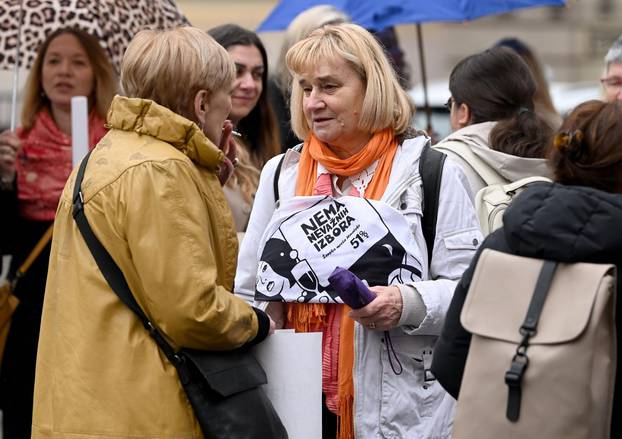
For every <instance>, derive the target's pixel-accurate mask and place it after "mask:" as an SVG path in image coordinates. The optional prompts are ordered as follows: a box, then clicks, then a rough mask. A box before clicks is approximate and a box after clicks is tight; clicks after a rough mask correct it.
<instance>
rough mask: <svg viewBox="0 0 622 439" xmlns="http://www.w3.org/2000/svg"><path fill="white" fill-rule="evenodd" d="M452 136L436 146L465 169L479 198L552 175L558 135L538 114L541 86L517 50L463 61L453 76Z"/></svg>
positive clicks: (449, 104) (490, 52) (489, 52)
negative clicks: (550, 156)
mask: <svg viewBox="0 0 622 439" xmlns="http://www.w3.org/2000/svg"><path fill="white" fill-rule="evenodd" d="M449 90H450V92H451V97H450V98H449V100H448V102H447V108H448V109H449V112H450V121H451V127H452V129H453V130H454V132H453V133H452V134H450V135H449V136H448V137H446V138H445V139H443V140H442V141H440V142H439V143H438V144H436V145H435V147H436V148H437V149H439V150H441V151H442V152H444V153H446V154H447V155H448V156H449V157H451V158H452V159H454V160H456V161H457V162H458V163H459V164H460V165H461V167H462V169H463V170H464V172H465V174H466V176H467V178H468V180H469V183H470V186H471V190H472V192H473V195H475V194H477V192H478V191H479V190H480V189H482V188H484V187H486V186H488V185H491V184H499V183H509V182H512V181H516V180H519V179H521V178H525V177H530V176H549V174H550V172H549V170H548V169H547V167H546V162H545V160H544V156H545V153H546V148H547V144H548V140H549V139H550V137H551V134H552V131H551V128H550V126H549V125H548V124H547V122H546V121H545V120H544V119H542V118H541V117H540V116H539V115H538V114H537V113H536V112H535V111H534V101H533V98H534V95H535V92H536V83H535V81H534V79H533V76H532V74H531V72H530V70H529V67H528V66H527V64H525V62H524V61H523V60H522V59H521V58H520V57H519V56H518V55H517V54H516V53H515V52H513V51H512V50H511V49H508V48H505V47H494V48H492V49H488V50H485V51H483V52H480V53H476V54H475V55H471V56H469V57H467V58H464V59H463V60H462V61H460V62H459V63H458V64H457V65H456V67H454V69H453V71H452V72H451V76H450V77H449Z"/></svg>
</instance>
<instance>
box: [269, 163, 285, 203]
mask: <svg viewBox="0 0 622 439" xmlns="http://www.w3.org/2000/svg"><path fill="white" fill-rule="evenodd" d="M284 160H285V154H283V156H282V157H281V160H279V164H278V165H276V171H274V180H273V181H272V185H273V187H274V204H275V205H276V204H277V203H278V202H279V199H280V198H281V195H280V194H279V177H281V168H282V167H283V161H284Z"/></svg>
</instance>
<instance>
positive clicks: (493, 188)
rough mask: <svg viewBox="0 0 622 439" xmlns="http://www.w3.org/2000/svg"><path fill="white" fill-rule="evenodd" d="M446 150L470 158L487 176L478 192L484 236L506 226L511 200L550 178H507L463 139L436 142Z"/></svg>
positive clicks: (479, 211)
mask: <svg viewBox="0 0 622 439" xmlns="http://www.w3.org/2000/svg"><path fill="white" fill-rule="evenodd" d="M434 148H435V149H438V150H439V151H442V152H448V151H450V152H453V153H454V154H457V155H458V156H460V158H461V159H462V160H464V161H465V162H467V163H468V164H469V166H470V167H471V168H472V169H473V170H474V171H475V172H476V173H477V175H479V177H480V178H481V179H482V180H484V182H485V183H486V186H485V187H483V188H482V189H480V190H479V191H478V192H477V193H476V194H475V212H476V213H477V218H478V219H479V223H480V226H481V229H482V233H483V234H484V236H486V235H488V234H490V233H492V232H494V231H495V230H497V229H498V228H500V227H501V226H503V214H504V213H505V209H507V207H508V206H509V205H510V202H511V201H512V200H513V199H514V197H516V196H517V195H518V194H520V193H521V192H522V191H523V190H524V189H525V188H527V186H529V185H530V184H532V183H536V182H542V181H548V182H550V181H551V179H550V178H547V177H539V176H531V177H525V178H521V179H519V180H516V181H509V180H506V179H505V178H504V177H503V176H501V174H500V173H499V171H498V170H496V169H495V168H493V167H492V166H491V165H490V164H488V163H486V161H484V160H483V159H482V158H481V157H479V156H478V155H477V154H475V153H474V152H473V151H472V150H471V148H470V147H469V146H467V145H465V144H464V143H462V142H453V141H450V142H441V143H437V144H436V145H435V146H434Z"/></svg>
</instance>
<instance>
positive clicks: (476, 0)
mask: <svg viewBox="0 0 622 439" xmlns="http://www.w3.org/2000/svg"><path fill="white" fill-rule="evenodd" d="M322 4H329V5H332V6H335V7H336V8H338V9H341V10H342V11H343V12H345V13H347V14H348V15H349V16H350V17H351V18H352V21H353V22H355V23H358V24H360V25H361V26H363V27H366V28H367V29H374V30H381V29H384V28H385V27H389V26H395V25H398V24H409V23H427V22H431V21H468V20H474V19H476V18H479V17H483V16H486V15H493V14H502V13H504V12H509V11H512V10H514V9H522V8H529V7H536V6H564V4H565V0H433V1H430V0H281V2H280V3H279V4H277V5H276V7H275V8H274V9H273V10H272V12H271V13H270V15H268V17H267V18H266V19H265V20H264V21H263V22H262V23H261V24H260V25H259V28H258V29H257V31H258V32H264V31H278V30H284V29H286V28H287V26H288V25H289V23H290V22H291V21H292V20H293V19H294V18H295V17H296V16H297V15H298V14H300V13H301V12H303V11H305V10H307V9H309V8H311V7H313V6H317V5H322Z"/></svg>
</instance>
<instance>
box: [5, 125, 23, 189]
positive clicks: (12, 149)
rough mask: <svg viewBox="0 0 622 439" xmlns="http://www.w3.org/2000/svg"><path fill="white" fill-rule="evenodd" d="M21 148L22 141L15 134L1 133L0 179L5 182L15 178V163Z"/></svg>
mask: <svg viewBox="0 0 622 439" xmlns="http://www.w3.org/2000/svg"><path fill="white" fill-rule="evenodd" d="M20 147H21V141H20V140H19V138H18V137H17V135H16V134H15V132H13V131H8V130H7V131H3V132H2V133H0V177H1V178H2V180H3V181H7V180H13V178H14V177H15V163H16V161H17V151H18V150H19V149H20Z"/></svg>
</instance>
